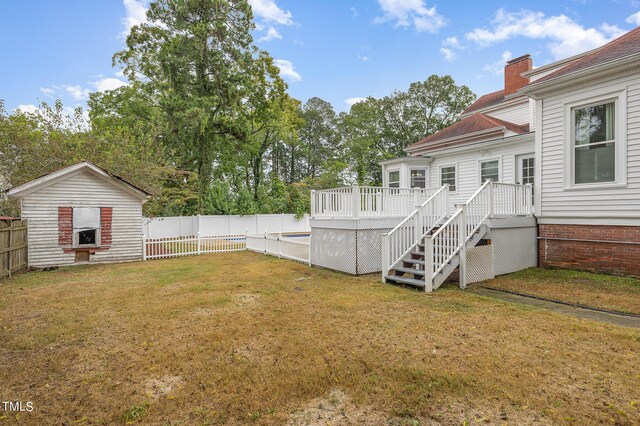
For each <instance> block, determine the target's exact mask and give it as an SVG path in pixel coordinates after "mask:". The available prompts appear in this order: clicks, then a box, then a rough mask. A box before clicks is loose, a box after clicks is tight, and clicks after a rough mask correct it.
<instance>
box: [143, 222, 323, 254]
mask: <svg viewBox="0 0 640 426" xmlns="http://www.w3.org/2000/svg"><path fill="white" fill-rule="evenodd" d="M262 227H264V228H262ZM267 227H270V228H267ZM258 229H261V231H258ZM266 229H272V230H278V231H279V232H278V233H273V232H272V233H268V232H267V231H266ZM143 230H144V232H145V234H144V235H143V237H142V247H143V251H142V253H143V259H144V260H148V259H163V258H170V257H181V256H194V255H199V254H208V253H230V252H234V251H242V250H247V249H249V250H252V251H257V252H260V253H267V254H272V255H275V256H278V257H282V258H285V259H291V260H296V261H299V262H304V263H309V240H310V237H309V236H308V235H309V233H310V232H311V228H310V226H309V217H308V215H305V216H304V217H303V218H301V219H299V220H298V219H296V218H295V216H294V215H290V214H274V215H252V216H176V217H164V218H153V219H148V218H145V219H144V222H143ZM258 232H263V234H260V235H259V238H257V239H259V242H255V241H254V240H257V239H256V238H254V236H255V235H256V234H257V233H258ZM283 233H284V234H283ZM299 234H302V236H295V237H294V235H299ZM256 244H262V246H261V248H259V249H256V247H257V245H256ZM267 245H268V246H269V247H267Z"/></svg>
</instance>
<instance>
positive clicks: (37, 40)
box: [0, 0, 640, 111]
mask: <svg viewBox="0 0 640 426" xmlns="http://www.w3.org/2000/svg"><path fill="white" fill-rule="evenodd" d="M250 3H251V4H252V6H253V8H254V15H255V21H256V24H257V29H256V31H255V33H254V36H255V40H256V44H257V45H258V46H259V47H261V48H262V49H265V50H267V51H269V52H270V53H271V55H272V56H273V57H274V58H275V59H276V61H277V64H278V65H279V66H280V68H281V70H282V74H283V76H284V77H285V79H286V80H287V81H288V83H289V87H290V93H291V95H292V96H294V97H296V98H298V99H300V100H302V101H306V100H307V99H309V98H310V97H312V96H318V97H321V98H323V99H325V100H327V101H329V102H331V103H332V104H333V105H334V107H335V108H336V110H338V111H343V110H348V108H349V105H350V104H352V103H353V102H354V101H355V100H357V99H358V98H362V97H366V96H374V97H380V96H384V95H387V94H389V93H391V92H392V91H393V90H395V89H400V90H405V89H406V88H407V87H408V85H409V84H410V83H411V82H413V81H418V80H424V79H426V78H427V77H428V76H429V75H431V74H440V75H444V74H451V75H452V76H453V77H454V79H455V80H456V82H457V83H458V84H466V85H468V86H469V87H470V88H471V89H472V90H473V91H474V92H475V93H476V94H477V95H481V94H484V93H488V92H492V91H495V90H498V89H500V88H501V87H502V68H503V65H504V62H505V61H506V60H508V59H509V58H511V57H517V56H520V55H522V54H525V53H530V54H532V56H533V60H534V65H538V66H539V65H544V64H546V63H549V62H552V61H554V60H557V59H562V58H565V57H568V56H571V55H573V54H576V53H580V52H582V51H585V50H588V49H592V48H594V47H597V46H599V45H602V44H604V43H606V42H607V41H609V40H611V39H612V38H615V37H617V36H619V35H621V34H623V33H624V32H626V31H629V30H630V29H632V28H635V27H636V26H638V25H640V1H638V0H558V1H538V2H532V1H527V2H525V1H518V0H507V1H469V2H465V1H436V2H432V1H425V0H250ZM146 4H147V3H146V1H144V0H95V1H87V0H60V1H50V0H22V1H8V0H5V1H2V2H0V52H1V55H2V56H1V57H2V67H0V82H1V83H0V99H4V100H5V102H6V107H7V109H8V110H9V111H11V110H13V109H15V108H18V107H21V108H24V109H29V108H32V105H35V104H37V103H38V102H39V101H47V102H51V101H52V100H53V99H56V98H59V99H61V100H62V101H63V102H64V104H65V106H67V107H75V106H77V105H86V99H87V96H88V93H89V92H90V91H96V90H109V89H113V88H116V87H118V86H119V85H122V84H125V83H126V80H125V79H124V78H123V77H122V75H121V74H119V70H118V69H114V68H112V66H111V57H112V55H113V53H114V52H116V51H118V50H120V49H121V48H122V47H123V43H124V35H125V34H126V33H127V31H128V28H129V27H130V26H131V25H133V24H136V23H139V22H141V21H142V20H144V19H145V18H144V10H145V7H146Z"/></svg>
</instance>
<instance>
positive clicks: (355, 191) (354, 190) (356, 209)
mask: <svg viewBox="0 0 640 426" xmlns="http://www.w3.org/2000/svg"><path fill="white" fill-rule="evenodd" d="M351 196H352V197H353V217H354V219H358V218H359V217H360V186H359V185H353V186H352V187H351Z"/></svg>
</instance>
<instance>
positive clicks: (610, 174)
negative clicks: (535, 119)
mask: <svg viewBox="0 0 640 426" xmlns="http://www.w3.org/2000/svg"><path fill="white" fill-rule="evenodd" d="M571 119H572V128H573V129H572V130H573V132H572V133H573V135H572V151H573V183H574V184H576V185H579V184H585V183H602V182H615V180H616V103H615V102H613V101H612V102H605V103H598V104H594V105H589V106H584V107H577V108H573V109H572V110H571Z"/></svg>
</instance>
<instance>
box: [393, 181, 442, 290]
mask: <svg viewBox="0 0 640 426" xmlns="http://www.w3.org/2000/svg"><path fill="white" fill-rule="evenodd" d="M448 209H449V185H443V186H442V187H441V188H440V189H438V190H437V191H436V192H435V193H434V194H433V195H432V196H431V197H429V198H428V199H427V200H426V201H424V202H423V203H422V204H421V205H420V206H418V207H417V208H416V209H415V210H414V211H413V212H412V213H411V214H410V215H409V216H407V217H406V218H405V219H404V220H402V221H401V222H400V223H399V224H398V225H396V226H395V227H394V228H393V229H392V230H391V231H389V232H388V233H384V234H382V280H383V281H384V280H385V277H386V276H387V275H388V273H389V271H390V270H391V269H393V268H394V267H395V266H396V265H397V264H398V263H399V262H400V261H401V260H402V259H403V258H404V257H405V256H406V255H407V254H408V253H409V252H411V250H413V248H414V247H416V245H417V244H419V243H420V242H421V241H422V239H423V238H424V237H425V236H426V235H428V234H429V232H431V230H432V229H433V228H434V227H435V226H436V225H437V224H438V223H440V222H441V221H442V220H443V219H444V218H445V217H446V215H447V212H448Z"/></svg>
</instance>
